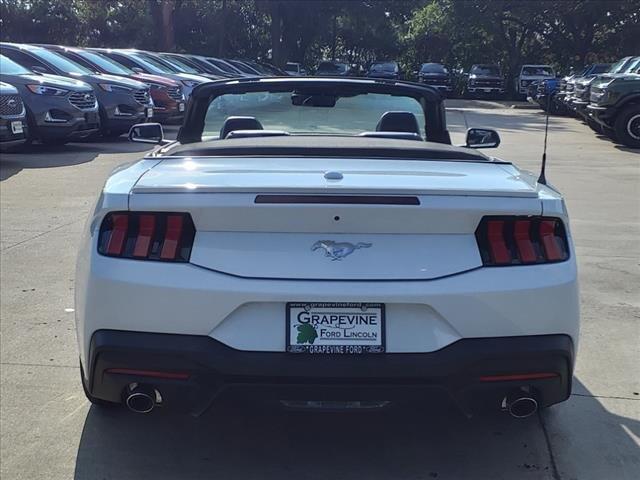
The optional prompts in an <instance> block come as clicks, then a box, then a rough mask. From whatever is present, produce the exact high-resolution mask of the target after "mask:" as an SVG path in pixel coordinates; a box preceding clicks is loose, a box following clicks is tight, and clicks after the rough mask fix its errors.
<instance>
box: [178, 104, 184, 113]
mask: <svg viewBox="0 0 640 480" xmlns="http://www.w3.org/2000/svg"><path fill="white" fill-rule="evenodd" d="M178 111H179V112H184V103H179V104H178Z"/></svg>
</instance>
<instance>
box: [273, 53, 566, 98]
mask: <svg viewBox="0 0 640 480" xmlns="http://www.w3.org/2000/svg"><path fill="white" fill-rule="evenodd" d="M285 71H286V72H287V73H288V74H290V75H307V74H308V72H307V71H306V70H305V69H304V68H303V67H302V65H301V64H300V63H294V62H291V63H287V64H286V66H285ZM314 74H315V75H323V76H324V75H331V76H336V75H337V76H361V77H370V78H387V79H411V80H414V81H417V82H420V83H424V84H426V85H430V86H433V87H435V88H437V89H439V90H440V91H441V92H442V93H443V94H445V95H446V96H460V95H461V96H463V97H467V98H493V99H500V98H503V97H504V95H505V93H506V91H507V88H506V87H507V80H506V76H505V75H504V73H503V72H502V69H501V68H500V65H497V64H481V63H478V64H474V65H472V66H471V68H470V69H469V70H468V71H464V70H453V69H449V68H447V67H446V66H445V65H444V64H442V63H433V62H430V63H423V64H422V65H421V66H420V68H419V69H418V70H414V71H413V72H411V73H407V72H404V71H403V70H402V69H401V68H400V65H399V64H398V62H395V61H379V62H373V63H371V65H369V67H368V68H366V69H365V68H362V67H361V66H358V65H355V64H349V63H347V62H340V61H323V62H320V63H319V64H318V66H317V68H316V69H315V72H314ZM555 77H556V73H555V71H554V69H553V67H552V66H551V65H522V67H521V68H520V71H519V74H518V76H517V77H516V78H515V79H514V85H513V87H514V88H513V91H514V92H516V95H518V96H519V97H521V98H523V99H524V98H526V94H527V90H528V88H529V85H531V84H533V83H534V82H539V81H541V80H545V79H552V78H555Z"/></svg>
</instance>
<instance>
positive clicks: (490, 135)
mask: <svg viewBox="0 0 640 480" xmlns="http://www.w3.org/2000/svg"><path fill="white" fill-rule="evenodd" d="M498 145H500V135H498V132H496V131H495V130H492V129H490V128H470V129H469V130H467V141H466V145H465V146H466V147H467V148H496V147H497V146H498Z"/></svg>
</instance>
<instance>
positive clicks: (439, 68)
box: [420, 63, 448, 73]
mask: <svg viewBox="0 0 640 480" xmlns="http://www.w3.org/2000/svg"><path fill="white" fill-rule="evenodd" d="M420 72H422V73H448V72H447V69H446V68H445V67H444V65H440V64H439V63H425V64H423V65H422V68H421V69H420Z"/></svg>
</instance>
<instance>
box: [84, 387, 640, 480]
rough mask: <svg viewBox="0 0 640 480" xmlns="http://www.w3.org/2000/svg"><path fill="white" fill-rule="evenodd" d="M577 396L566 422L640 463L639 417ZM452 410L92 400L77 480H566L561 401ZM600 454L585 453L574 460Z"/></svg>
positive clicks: (448, 408)
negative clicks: (604, 430)
mask: <svg viewBox="0 0 640 480" xmlns="http://www.w3.org/2000/svg"><path fill="white" fill-rule="evenodd" d="M576 383H577V382H576ZM576 398H578V397H573V398H572V399H571V400H570V401H569V402H568V403H567V404H565V405H569V407H570V408H572V409H573V410H576V409H581V410H583V411H584V413H588V415H584V418H582V419H580V420H579V421H577V420H578V419H577V418H576V415H573V416H570V417H569V418H571V419H572V422H575V425H563V426H562V427H563V428H565V429H567V428H568V429H572V430H576V429H578V430H580V429H583V430H584V429H586V430H589V429H590V428H591V426H590V423H591V422H594V423H602V422H606V423H607V424H608V425H609V426H610V427H611V428H610V430H609V431H608V432H610V433H608V434H607V436H602V437H600V438H597V437H596V441H597V442H600V443H601V444H602V446H603V447H605V446H606V445H615V450H614V451H616V452H619V455H620V456H621V457H624V456H625V455H626V456H627V458H626V461H627V463H628V464H629V465H630V458H629V455H635V456H636V459H637V458H638V447H637V446H636V445H635V444H634V442H633V439H632V438H631V437H630V435H629V433H628V432H627V431H626V430H625V429H628V430H630V431H632V432H634V433H635V434H639V433H640V425H639V423H638V421H636V420H632V419H629V418H624V417H619V416H616V415H613V414H611V413H609V412H608V411H607V410H606V409H605V408H604V407H603V406H602V404H601V403H600V402H599V401H598V399H596V398H593V397H582V396H581V397H579V400H580V402H576ZM451 408H452V407H444V408H442V407H440V408H437V409H431V410H430V409H427V408H426V407H425V408H423V409H421V410H418V409H416V410H407V409H403V410H389V411H384V412H376V413H372V412H366V413H364V412H363V413H358V412H355V413H300V412H286V411H281V410H261V409H258V410H256V409H242V408H239V407H233V406H224V407H223V406H220V407H218V408H215V409H213V410H212V411H210V412H209V413H207V414H205V415H204V416H202V417H200V418H192V417H189V416H178V415H170V414H168V413H165V412H160V411H158V412H152V413H151V414H150V415H146V416H141V415H136V414H132V413H129V412H127V411H125V410H123V409H114V410H107V411H105V410H102V409H100V408H96V407H92V408H91V409H90V411H89V413H88V415H87V418H86V421H85V425H84V429H83V432H82V437H81V439H80V445H79V448H78V454H77V460H76V469H75V479H76V480H94V479H104V478H114V479H116V478H117V479H119V480H125V479H136V480H137V479H140V478H153V479H154V480H159V479H185V480H186V479H199V478H220V479H232V478H239V479H251V478H255V479H265V478H292V479H293V478H295V479H306V478H309V479H327V478H340V479H347V478H357V479H363V478H367V479H372V478H384V479H391V478H393V479H404V478H410V479H418V478H420V479H431V478H441V479H445V478H446V479H457V480H459V479H466V478H469V479H471V478H482V479H484V478H492V479H493V478H495V479H498V478H525V475H526V478H549V479H551V478H558V476H559V474H558V471H557V466H556V462H557V461H558V459H557V458H556V459H555V460H554V459H553V455H552V454H551V450H550V445H549V437H550V436H553V435H555V433H554V432H556V431H559V432H561V431H562V428H559V427H560V426H561V425H560V424H562V423H563V422H566V420H565V418H566V417H565V416H564V415H559V414H557V413H556V412H555V411H554V410H556V409H558V408H559V406H556V407H553V408H551V409H550V410H549V411H548V412H545V413H543V414H541V415H534V416H532V417H530V418H528V419H525V420H515V419H512V418H510V417H509V416H507V415H506V414H503V413H500V412H496V413H492V414H488V415H486V416H484V417H476V418H472V419H470V420H468V419H466V418H465V417H463V416H462V415H461V414H459V413H458V412H457V411H454V410H452V409H451ZM578 413H579V412H576V414H578ZM578 417H580V415H579V414H578ZM547 431H550V432H552V433H551V434H550V435H549V434H548V433H547ZM575 433H576V432H575V431H574V432H573V435H575ZM593 434H595V432H592V435H593ZM560 435H561V433H560ZM602 451H606V448H605V449H603V450H602ZM600 454H601V451H600V450H594V451H591V452H582V453H581V454H580V455H579V456H576V455H575V454H574V456H573V458H572V461H580V460H579V458H581V457H582V458H583V459H584V458H586V456H590V457H591V458H592V459H593V458H595V457H597V456H598V455H600ZM556 455H557V454H556ZM603 455H604V454H603ZM616 460H617V459H613V460H610V461H616ZM624 460H625V459H624V458H621V459H620V461H624ZM592 461H593V460H592ZM567 478H573V477H567ZM580 478H581V479H582V478H585V477H580ZM611 478H613V477H611ZM616 478H623V477H616Z"/></svg>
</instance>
